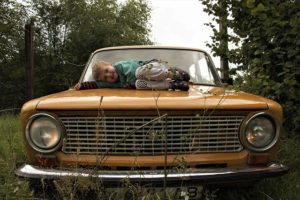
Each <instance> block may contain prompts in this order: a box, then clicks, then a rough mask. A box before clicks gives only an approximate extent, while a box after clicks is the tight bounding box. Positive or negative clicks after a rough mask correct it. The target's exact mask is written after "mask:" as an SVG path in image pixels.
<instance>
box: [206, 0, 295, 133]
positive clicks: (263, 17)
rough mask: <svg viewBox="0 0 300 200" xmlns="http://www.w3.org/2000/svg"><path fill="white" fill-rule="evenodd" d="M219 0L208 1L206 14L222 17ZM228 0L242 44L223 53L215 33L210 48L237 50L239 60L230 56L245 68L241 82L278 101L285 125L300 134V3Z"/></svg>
mask: <svg viewBox="0 0 300 200" xmlns="http://www.w3.org/2000/svg"><path fill="white" fill-rule="evenodd" d="M220 1H222V0H215V1H212V0H211V1H206V4H204V5H205V6H206V10H209V13H210V14H213V15H214V16H218V9H221V8H220V7H219V8H218V9H216V7H218V6H219V5H220V4H219V3H220ZM226 2H227V3H228V7H229V14H230V16H231V18H232V19H230V23H228V27H229V28H230V29H231V30H232V32H233V33H232V35H235V37H238V38H240V40H239V41H240V43H239V45H238V46H237V48H235V49H229V50H224V49H222V48H221V47H220V46H219V43H220V39H221V38H220V37H219V35H218V32H217V31H215V32H214V36H213V44H210V45H211V47H213V48H212V50H213V51H214V52H215V54H216V55H220V54H222V53H224V52H226V51H229V52H232V53H236V54H237V52H238V55H239V57H237V58H235V57H234V55H232V54H231V53H229V55H230V57H229V58H230V61H231V62H233V63H234V64H236V65H237V66H241V67H239V69H243V70H244V72H243V74H244V75H243V76H239V78H238V81H240V83H241V84H242V85H241V88H242V89H245V90H247V91H250V92H254V93H256V94H260V95H264V96H266V97H269V98H272V99H274V100H276V101H278V102H280V103H281V104H282V105H283V107H284V110H285V116H286V121H287V122H289V123H286V124H285V127H287V128H288V129H289V130H291V131H294V132H295V133H299V131H300V129H299V128H300V127H299V126H298V125H297V124H300V111H299V109H297V110H295V108H296V107H299V106H300V98H299V97H300V74H299V73H300V70H299V69H300V66H299V64H300V56H299V55H300V48H299V46H300V31H299V30H300V20H299V13H300V4H299V3H294V2H292V1H275V2H274V1H273V0H260V1H257V0H243V1H240V0H228V1H226ZM295 2H296V1H295Z"/></svg>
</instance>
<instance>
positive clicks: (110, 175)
mask: <svg viewBox="0 0 300 200" xmlns="http://www.w3.org/2000/svg"><path fill="white" fill-rule="evenodd" d="M287 171H288V167H287V166H284V165H282V164H276V163H272V164H270V165H269V166H262V167H245V168H220V169H187V170H184V171H182V172H179V171H174V170H173V171H171V170H167V173H165V171H164V170H141V171H135V170H132V171H113V170H104V171H102V170H101V171H96V170H87V169H67V170H64V169H45V168H40V167H37V166H32V165H28V164H24V165H23V166H21V167H20V168H18V169H17V170H16V171H15V173H16V175H17V176H20V177H23V178H33V179H41V178H42V179H60V178H79V177H87V178H99V179H101V181H102V182H103V183H106V182H107V183H112V184H117V183H120V181H122V180H124V179H128V180H130V182H138V183H145V184H147V183H158V184H161V183H162V182H163V181H164V180H167V181H168V183H171V182H182V181H188V182H190V181H191V182H197V183H220V182H235V181H251V180H257V179H262V178H266V177H272V176H279V175H282V174H285V173H286V172H287Z"/></svg>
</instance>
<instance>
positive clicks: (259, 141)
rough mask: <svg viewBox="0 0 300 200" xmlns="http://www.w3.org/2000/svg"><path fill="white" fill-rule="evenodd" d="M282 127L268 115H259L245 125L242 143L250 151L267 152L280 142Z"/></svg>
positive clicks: (252, 117)
mask: <svg viewBox="0 0 300 200" xmlns="http://www.w3.org/2000/svg"><path fill="white" fill-rule="evenodd" d="M279 132H280V126H279V125H278V123H277V122H276V121H275V120H274V119H273V118H272V117H271V116H270V115H269V114H266V113H257V114H255V115H253V116H251V117H250V118H249V119H247V120H246V122H245V123H244V127H243V128H242V131H241V141H242V143H243V144H244V145H245V146H246V147H247V148H248V149H250V150H253V151H258V152H260V151H266V150H268V149H270V148H271V147H273V146H274V145H275V143H276V142H277V140H278V137H279Z"/></svg>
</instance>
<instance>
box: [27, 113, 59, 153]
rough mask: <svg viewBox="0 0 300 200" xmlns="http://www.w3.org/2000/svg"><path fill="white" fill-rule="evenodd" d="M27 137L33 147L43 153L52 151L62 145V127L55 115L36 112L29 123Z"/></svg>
mask: <svg viewBox="0 0 300 200" xmlns="http://www.w3.org/2000/svg"><path fill="white" fill-rule="evenodd" d="M26 137H27V140H28V142H29V144H30V146H31V147H32V148H33V149H35V150H36V151H39V152H41V153H50V152H53V151H55V150H56V149H57V148H58V147H59V146H60V145H59V144H60V141H61V138H62V127H61V125H60V123H59V122H58V121H57V120H56V119H55V118H54V117H53V116H51V115H49V114H45V113H43V114H36V115H34V116H32V117H31V118H30V120H29V122H28V124H27V127H26Z"/></svg>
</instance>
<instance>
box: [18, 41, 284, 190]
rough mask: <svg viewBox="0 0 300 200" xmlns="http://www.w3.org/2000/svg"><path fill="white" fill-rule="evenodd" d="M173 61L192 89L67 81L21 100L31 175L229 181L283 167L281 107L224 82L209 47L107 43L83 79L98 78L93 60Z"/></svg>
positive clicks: (21, 172)
mask: <svg viewBox="0 0 300 200" xmlns="http://www.w3.org/2000/svg"><path fill="white" fill-rule="evenodd" d="M153 58H157V59H161V60H164V61H167V62H168V65H170V66H172V67H177V68H181V69H183V70H184V71H186V72H188V73H189V74H190V82H189V90H188V91H173V90H134V89H123V88H94V89H88V90H75V89H69V90H67V91H63V92H59V93H56V94H52V95H48V96H44V97H41V98H37V99H34V100H31V101H29V102H27V103H25V104H24V106H23V108H22V112H21V120H22V127H23V132H24V141H25V144H26V149H27V152H28V157H29V162H28V163H26V164H24V165H23V166H21V167H20V168H19V169H17V171H16V174H17V175H18V176H21V177H27V178H33V179H35V178H43V179H60V178H63V177H71V178H74V177H75V178H76V177H89V176H91V177H94V178H99V179H101V180H102V182H103V183H109V184H117V185H118V184H119V183H120V181H122V180H123V179H128V180H129V181H131V182H133V183H134V182H138V183H142V184H143V183H145V184H149V183H151V184H153V185H156V184H158V185H159V184H161V183H163V182H164V181H167V183H168V184H176V183H182V182H184V183H190V182H191V183H199V184H208V183H227V182H236V181H238V182H243V181H253V180H257V179H261V178H264V177H271V176H277V175H282V174H284V173H285V172H287V170H288V169H287V167H286V166H284V165H282V164H280V163H275V162H273V160H274V156H275V153H276V146H277V143H278V139H279V137H280V134H281V124H282V118H283V115H282V108H281V106H280V105H279V104H278V103H276V102H274V101H272V100H270V99H266V98H264V97H260V96H256V95H252V94H248V93H245V92H242V91H234V90H232V89H226V87H225V84H223V83H222V82H221V80H220V78H219V75H218V73H217V71H216V69H215V67H214V65H213V62H212V60H211V58H210V56H209V55H208V54H207V53H206V52H204V51H202V50H199V49H191V48H174V47H159V46H131V47H114V48H104V49H99V50H97V51H95V52H94V53H93V54H92V55H91V56H90V59H89V61H88V62H87V65H86V67H85V70H84V71H83V74H82V76H81V79H80V81H79V82H86V81H92V66H93V65H94V63H95V61H96V60H97V59H104V60H106V61H109V62H111V63H115V62H117V61H120V60H129V59H137V60H151V59H153Z"/></svg>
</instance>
